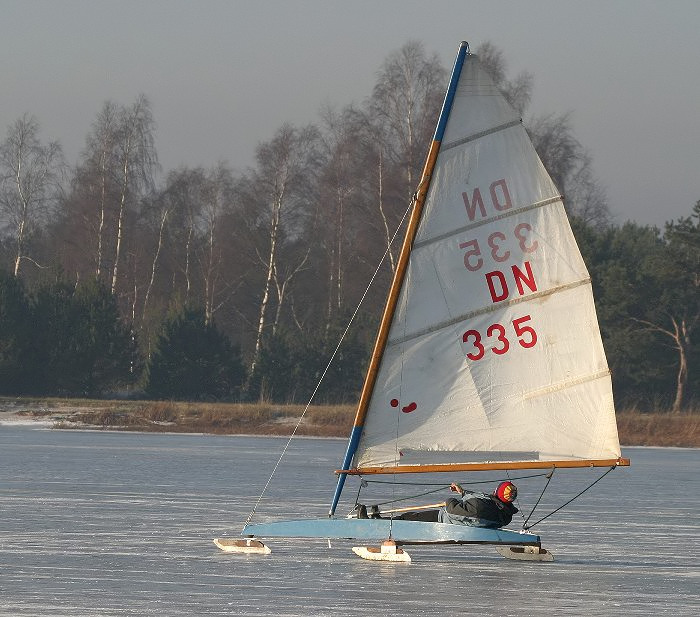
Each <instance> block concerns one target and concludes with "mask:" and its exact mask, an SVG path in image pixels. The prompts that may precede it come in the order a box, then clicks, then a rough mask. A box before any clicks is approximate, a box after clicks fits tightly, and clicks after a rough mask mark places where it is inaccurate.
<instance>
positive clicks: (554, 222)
mask: <svg viewBox="0 0 700 617" xmlns="http://www.w3.org/2000/svg"><path fill="white" fill-rule="evenodd" d="M456 73H457V75H456V76H454V75H453V80H454V83H453V84H452V86H451V87H452V92H451V93H450V92H448V96H447V98H446V103H445V107H444V108H443V116H441V123H440V124H439V125H438V130H437V131H436V136H435V140H434V142H433V147H432V148H431V153H430V155H429V157H428V163H427V164H426V171H425V173H424V178H423V182H422V183H421V187H420V189H419V193H418V198H417V201H416V204H415V206H414V213H413V218H412V220H411V224H410V225H409V232H408V235H407V238H406V242H405V244H404V247H403V253H402V260H403V262H402V264H400V266H399V269H398V270H397V275H396V277H395V279H394V283H393V287H392V294H390V299H389V302H388V304H387V308H386V310H385V314H384V320H383V324H382V327H383V329H384V332H383V333H382V332H381V331H380V335H379V338H378V342H377V345H376V347H375V355H374V356H373V363H372V366H371V367H370V371H369V373H368V378H367V381H366V384H365V389H364V391H363V396H362V401H361V403H360V410H359V411H358V416H357V419H356V421H355V428H354V430H353V435H352V437H351V440H350V446H349V447H348V453H347V455H346V460H345V464H344V468H343V470H342V471H343V472H345V471H347V472H349V473H359V474H362V473H396V472H402V471H406V472H409V471H410V472H420V471H450V470H467V469H470V468H478V469H489V468H499V469H505V468H508V469H512V468H516V467H522V468H526V467H552V466H564V467H567V466H571V467H574V466H584V465H585V466H588V465H600V466H602V465H610V464H611V463H612V464H615V463H616V462H619V461H622V459H620V444H619V441H618V435H617V425H616V421H615V410H614V405H613V396H612V387H611V380H610V372H609V370H608V366H607V362H606V358H605V353H604V350H603V345H602V342H601V336H600V332H599V328H598V322H597V319H596V312H595V307H594V304H593V294H592V290H591V281H590V277H589V274H588V271H587V269H586V266H585V264H584V262H583V259H582V257H581V254H580V252H579V250H578V247H577V245H576V241H575V239H574V236H573V233H572V231H571V227H570V225H569V221H568V219H567V216H566V213H565V211H564V205H563V202H562V197H561V195H560V193H559V191H558V189H557V187H556V186H555V185H554V183H553V182H552V179H551V178H550V177H549V175H548V173H547V171H546V170H545V168H544V166H543V165H542V162H541V161H540V159H539V157H538V155H537V153H536V151H535V149H534V147H533V145H532V143H531V141H530V138H529V137H528V134H527V132H526V130H525V128H524V127H523V124H522V122H521V119H520V117H519V116H518V114H517V113H516V112H515V111H514V109H513V108H512V107H511V106H510V105H509V104H508V102H507V101H506V100H505V98H504V97H503V96H502V94H501V93H500V92H499V90H498V88H497V87H496V86H495V85H494V83H493V82H492V80H491V79H490V77H489V76H488V75H487V74H486V72H485V71H484V70H483V68H481V66H480V65H479V61H478V59H477V57H476V56H474V55H471V54H468V53H465V54H464V57H463V63H462V64H461V65H460V66H459V71H456ZM450 97H451V98H450ZM622 464H624V463H622Z"/></svg>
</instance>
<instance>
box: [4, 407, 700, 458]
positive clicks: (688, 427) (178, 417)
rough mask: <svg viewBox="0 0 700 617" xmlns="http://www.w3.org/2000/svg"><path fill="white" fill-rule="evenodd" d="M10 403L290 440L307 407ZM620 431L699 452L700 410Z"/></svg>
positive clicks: (635, 415)
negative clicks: (275, 436) (282, 436)
mask: <svg viewBox="0 0 700 617" xmlns="http://www.w3.org/2000/svg"><path fill="white" fill-rule="evenodd" d="M1 403H2V401H0V404H1ZM6 403H7V404H8V405H11V406H12V407H13V408H14V409H21V410H22V411H19V413H25V414H28V415H34V416H37V417H46V416H47V415H48V416H51V417H53V418H54V419H55V425H56V426H57V427H60V428H80V427H84V426H86V425H89V426H99V427H103V428H112V429H119V430H140V431H162V432H166V431H167V432H191V433H214V434H249V435H291V434H292V431H293V430H294V427H295V426H296V425H297V422H298V421H299V418H300V416H301V414H302V412H303V411H304V406H303V405H277V404H274V403H245V404H244V403H189V402H177V401H95V400H93V401H84V400H80V401H79V400H72V399H71V400H68V399H41V400H38V399H32V400H29V399H26V400H24V401H18V400H16V399H12V400H11V401H10V400H9V399H8V400H6ZM18 406H19V407H18ZM354 417H355V409H354V406H353V405H316V406H312V407H309V409H308V410H307V411H306V413H305V415H304V418H303V421H302V422H301V424H300V425H299V428H298V430H297V431H296V434H297V435H307V436H315V437H347V436H348V435H349V434H350V430H351V428H352V423H353V419H354ZM617 425H618V432H619V435H620V443H621V444H622V445H623V446H638V445H639V446H677V447H691V448H697V447H700V408H693V409H689V410H687V411H686V412H684V413H680V414H673V413H670V412H658V413H642V412H640V411H638V410H637V409H624V410H622V411H619V412H618V414H617Z"/></svg>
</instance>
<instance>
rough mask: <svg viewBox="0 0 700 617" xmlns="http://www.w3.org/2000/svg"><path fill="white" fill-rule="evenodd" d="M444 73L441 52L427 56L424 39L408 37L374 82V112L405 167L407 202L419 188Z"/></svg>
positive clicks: (390, 149) (389, 145) (394, 156)
mask: <svg viewBox="0 0 700 617" xmlns="http://www.w3.org/2000/svg"><path fill="white" fill-rule="evenodd" d="M446 75H447V74H446V71H445V69H444V68H443V66H442V65H441V63H440V60H439V58H438V56H437V54H433V55H432V56H430V57H428V56H426V53H425V50H424V48H423V45H422V43H420V42H418V41H409V42H408V43H406V44H405V45H404V46H403V47H402V48H401V49H399V50H398V51H396V52H394V53H392V54H390V55H389V56H388V57H387V59H386V61H385V62H384V64H383V65H382V68H381V69H380V72H379V77H378V80H377V83H376V85H375V86H374V91H373V93H372V99H371V102H370V108H371V115H372V117H373V119H374V120H375V122H376V123H377V124H381V125H383V126H384V127H385V130H384V131H383V134H384V136H385V138H386V141H385V148H386V150H385V151H386V152H387V154H388V155H389V156H390V157H391V158H392V159H393V160H394V162H396V163H397V164H398V165H399V166H400V168H401V169H403V173H404V179H405V189H404V190H405V192H404V194H403V199H404V200H406V199H410V196H411V195H412V194H413V192H414V191H415V190H416V182H417V181H418V178H419V174H420V170H421V168H422V165H423V159H424V158H425V154H426V151H427V147H428V144H429V142H430V136H431V135H432V133H433V130H434V129H435V120H436V118H437V114H438V112H439V110H440V103H441V100H442V96H443V94H444V90H445V86H446Z"/></svg>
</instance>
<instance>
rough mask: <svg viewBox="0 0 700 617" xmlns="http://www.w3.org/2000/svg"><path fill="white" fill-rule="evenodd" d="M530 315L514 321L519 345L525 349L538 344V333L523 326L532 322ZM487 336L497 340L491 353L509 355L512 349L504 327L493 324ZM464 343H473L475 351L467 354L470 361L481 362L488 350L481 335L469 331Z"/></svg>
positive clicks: (476, 331)
mask: <svg viewBox="0 0 700 617" xmlns="http://www.w3.org/2000/svg"><path fill="white" fill-rule="evenodd" d="M530 319H531V317H530V315H525V316H523V317H518V319H514V320H513V330H514V332H515V336H516V337H517V338H518V343H519V344H520V346H521V347H524V348H525V349H530V348H531V347H534V346H535V344H536V343H537V332H535V330H534V328H533V327H532V326H529V325H523V323H525V322H526V321H530ZM486 336H487V337H488V338H489V339H495V343H494V345H492V347H491V351H492V352H493V353H495V354H496V355H499V356H500V355H502V354H504V353H507V352H508V350H509V349H510V341H509V340H508V337H507V332H506V329H505V327H504V326H502V325H501V324H499V323H495V324H491V325H490V326H489V327H488V328H487V330H486ZM462 341H463V342H464V343H471V345H472V347H473V350H472V351H470V352H469V353H468V354H467V358H469V359H470V360H475V361H476V360H481V358H483V357H484V354H485V353H486V348H485V347H484V343H483V342H482V337H481V333H480V332H479V331H478V330H467V331H466V332H465V333H464V335H463V336H462Z"/></svg>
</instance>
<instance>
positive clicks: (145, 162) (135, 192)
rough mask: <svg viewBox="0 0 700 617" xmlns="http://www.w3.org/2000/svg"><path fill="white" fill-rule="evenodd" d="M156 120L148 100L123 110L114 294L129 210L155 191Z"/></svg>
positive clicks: (141, 97) (156, 162)
mask: <svg viewBox="0 0 700 617" xmlns="http://www.w3.org/2000/svg"><path fill="white" fill-rule="evenodd" d="M154 131H155V121H154V120H153V114H152V113H151V106H150V103H149V102H148V99H147V98H146V97H145V96H144V95H143V94H141V95H139V96H138V98H137V99H136V102H135V103H134V104H133V105H132V106H131V107H129V108H125V109H122V110H121V113H120V126H119V133H118V136H119V140H118V142H117V144H116V149H117V160H118V163H119V168H118V186H119V196H118V205H117V223H116V232H115V233H116V240H115V248H114V260H113V266H112V285H111V291H112V294H115V293H116V288H117V279H118V276H119V265H120V259H121V253H122V242H123V241H124V229H125V227H124V224H125V216H126V209H127V206H128V205H129V204H128V203H127V202H128V201H131V204H130V205H131V206H132V207H136V203H137V202H138V199H139V198H140V196H141V192H142V191H144V190H151V189H152V188H153V173H154V171H155V169H156V168H157V166H158V156H157V154H156V150H155V139H154Z"/></svg>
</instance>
